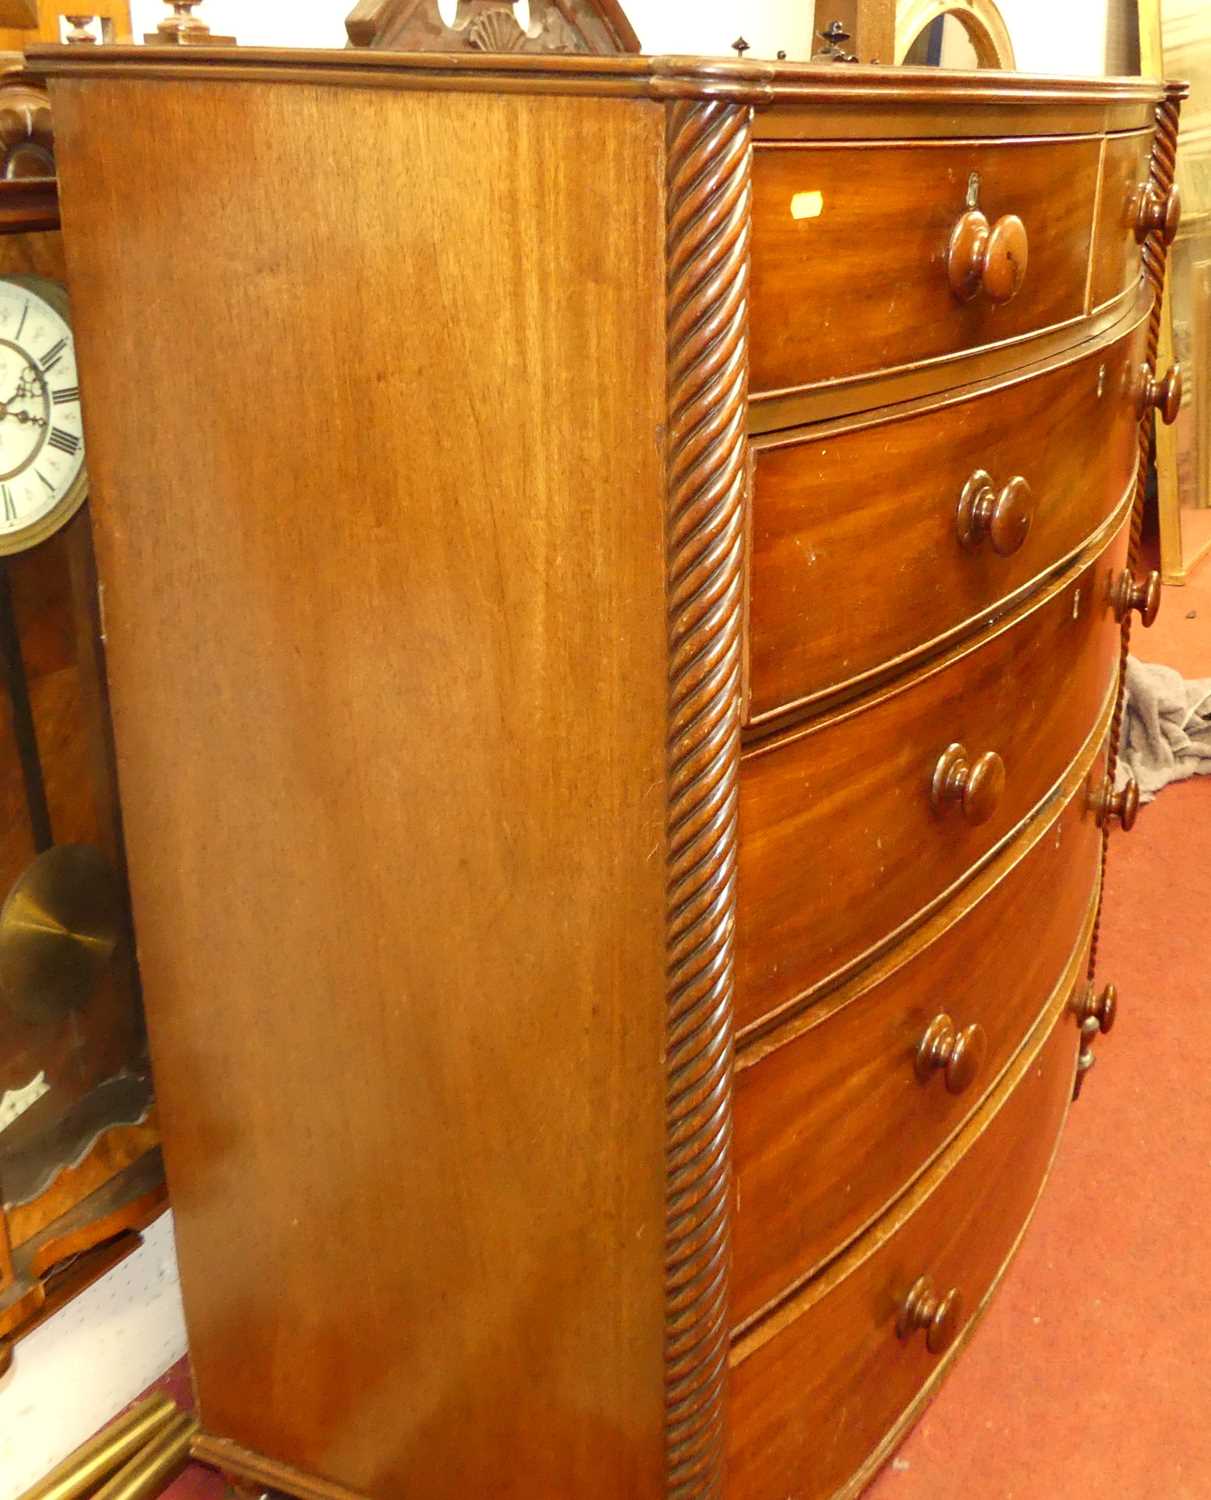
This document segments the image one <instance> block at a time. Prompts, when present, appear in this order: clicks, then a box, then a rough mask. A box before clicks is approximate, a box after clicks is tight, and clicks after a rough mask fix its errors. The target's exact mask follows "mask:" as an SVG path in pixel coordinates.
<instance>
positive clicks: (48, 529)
mask: <svg viewBox="0 0 1211 1500" xmlns="http://www.w3.org/2000/svg"><path fill="white" fill-rule="evenodd" d="M2 260H3V258H2V257H0V264H2ZM0 277H3V279H4V280H5V281H8V282H12V283H14V284H15V285H17V286H23V287H25V288H26V290H27V291H30V292H32V293H33V294H34V296H35V297H41V299H42V300H43V301H44V302H46V303H49V305H50V306H51V307H53V308H54V310H55V311H56V312H57V313H58V314H59V316H60V317H61V318H62V319H63V321H64V322H65V323H66V324H67V325H68V327H70V326H71V302H70V300H69V298H68V295H67V289H66V288H65V287H64V286H63V284H62V283H61V282H58V281H50V280H48V279H47V278H46V277H45V276H28V275H20V274H17V275H5V273H4V271H3V270H0ZM87 496H88V465H87V464H86V463H85V464H81V465H80V472H79V473H78V474H77V475H76V477H75V479H74V480H73V481H72V484H71V488H70V489H69V490H68V491H67V493H66V494H64V495H63V496H62V497H61V498H60V499H59V500H58V501H56V503H55V505H54V508H53V509H51V510H48V511H47V513H46V514H45V515H44V516H42V517H41V518H40V519H39V520H38V521H37V522H35V524H34V525H32V526H28V527H25V528H24V529H23V530H21V531H19V532H15V533H14V534H13V535H12V536H0V557H11V556H12V555H13V554H14V553H18V552H26V551H28V550H29V549H30V548H31V547H36V546H37V545H38V543H39V542H43V541H45V540H46V538H47V537H49V536H53V535H54V534H55V532H56V531H58V530H59V528H60V527H61V526H63V525H65V524H66V523H67V522H68V521H70V520H71V518H72V516H74V515H75V513H76V512H77V511H78V510H79V509H80V507H81V505H83V504H84V501H85V499H86V498H87Z"/></svg>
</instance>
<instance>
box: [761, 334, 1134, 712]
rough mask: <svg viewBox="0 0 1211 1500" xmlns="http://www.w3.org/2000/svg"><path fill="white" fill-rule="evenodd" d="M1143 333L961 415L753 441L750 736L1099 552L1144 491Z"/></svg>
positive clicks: (963, 403)
mask: <svg viewBox="0 0 1211 1500" xmlns="http://www.w3.org/2000/svg"><path fill="white" fill-rule="evenodd" d="M1146 331H1147V330H1146V327H1145V326H1144V324H1143V322H1142V320H1140V319H1137V321H1136V323H1135V325H1134V326H1133V327H1132V328H1131V329H1130V330H1129V331H1127V332H1125V333H1123V334H1122V335H1121V336H1120V337H1119V338H1118V340H1117V341H1116V342H1114V343H1112V344H1110V345H1108V346H1104V347H1102V348H1100V349H1098V350H1096V351H1094V352H1093V353H1091V354H1088V355H1085V356H1084V357H1083V358H1080V359H1077V360H1075V361H1069V362H1066V363H1065V364H1063V365H1062V366H1060V367H1059V368H1055V369H1050V370H1048V371H1047V372H1046V373H1044V374H1040V375H1037V376H1032V377H1030V378H1026V379H1018V380H1016V381H1014V382H1013V383H1010V384H1007V385H1004V386H999V387H998V388H996V389H994V390H991V391H986V392H984V393H982V394H981V393H979V392H976V393H974V394H972V395H970V396H968V397H966V398H964V399H961V400H953V399H952V400H950V401H947V402H946V403H945V404H938V403H931V404H928V405H927V409H925V410H921V411H916V412H910V413H909V414H906V415H903V416H899V417H895V418H892V419H887V418H883V419H880V418H879V417H873V418H868V419H859V420H858V421H853V422H850V423H848V424H838V427H836V428H832V429H831V430H830V429H825V430H824V431H822V432H820V431H816V430H813V431H811V432H809V433H804V434H802V435H800V436H795V437H783V436H780V437H777V438H770V439H764V440H760V441H758V442H757V443H756V444H755V446H754V456H755V470H754V483H753V520H752V545H751V548H750V562H749V625H748V629H749V641H748V652H749V674H748V684H749V692H748V699H749V707H748V712H749V717H750V719H751V720H754V721H760V720H762V719H764V718H768V717H770V716H772V715H776V714H777V713H778V712H779V711H780V710H784V709H786V708H787V707H788V706H790V705H794V704H797V703H801V702H804V701H810V700H812V699H814V698H816V697H819V696H820V695H822V694H824V693H827V692H829V691H830V690H833V689H837V688H840V687H842V686H845V685H847V684H854V683H859V682H861V680H862V679H863V678H864V677H867V676H869V675H871V674H873V673H877V672H878V670H879V669H880V668H882V667H886V666H888V665H891V664H893V663H894V664H895V665H896V666H897V667H903V666H904V665H907V664H908V663H909V662H910V661H911V660H912V659H913V658H914V657H916V656H922V655H924V654H926V653H928V652H930V651H931V650H932V651H937V650H940V649H944V648H945V646H946V645H947V644H948V643H949V642H951V641H953V640H955V639H958V638H959V637H960V636H961V635H962V633H963V631H964V630H965V629H966V630H970V629H974V628H975V627H976V626H977V625H978V624H979V623H980V622H981V621H985V620H986V619H987V616H988V615H989V613H990V612H995V611H997V610H998V609H1001V610H1004V609H1005V608H1006V607H1008V603H1007V602H1008V601H1010V600H1011V599H1012V598H1013V596H1014V595H1015V594H1021V593H1023V592H1025V591H1027V590H1028V589H1029V587H1030V585H1031V583H1032V581H1034V580H1036V579H1038V578H1040V576H1042V575H1045V574H1046V573H1047V571H1048V570H1049V569H1054V568H1055V566H1056V565H1057V564H1058V563H1059V562H1060V561H1061V560H1062V559H1064V558H1066V557H1069V556H1071V555H1072V553H1074V552H1075V551H1076V550H1077V549H1078V548H1079V547H1080V546H1081V545H1082V544H1083V543H1085V542H1087V541H1088V540H1089V538H1090V537H1091V536H1092V535H1093V534H1094V533H1095V532H1096V531H1097V529H1098V527H1099V526H1101V525H1102V524H1104V523H1105V521H1106V520H1107V518H1108V517H1109V516H1110V515H1111V514H1112V513H1113V511H1114V509H1115V507H1116V506H1118V505H1120V504H1121V503H1122V501H1123V498H1124V495H1125V494H1126V492H1127V490H1128V489H1129V487H1130V486H1131V485H1132V484H1133V483H1134V479H1135V470H1136V464H1137V461H1138V446H1137V437H1136V433H1137V422H1138V418H1139V407H1138V403H1139V399H1140V394H1141V391H1140V387H1141V362H1142V360H1143V357H1144V345H1145V336H1146ZM1024 526H1028V528H1029V529H1028V530H1023V528H1024Z"/></svg>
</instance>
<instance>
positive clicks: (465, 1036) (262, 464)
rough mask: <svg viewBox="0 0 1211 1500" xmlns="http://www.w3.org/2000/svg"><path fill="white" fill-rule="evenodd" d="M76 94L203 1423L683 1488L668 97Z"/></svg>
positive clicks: (80, 187)
mask: <svg viewBox="0 0 1211 1500" xmlns="http://www.w3.org/2000/svg"><path fill="white" fill-rule="evenodd" d="M54 105H55V111H56V120H57V126H58V139H59V149H60V167H61V178H62V193H63V202H64V210H65V216H66V219H67V221H68V222H69V224H70V229H69V230H68V241H69V248H70V270H71V274H72V278H73V289H74V294H75V298H76V302H77V306H78V308H79V314H78V334H79V344H80V350H81V362H82V370H83V371H84V373H85V377H86V378H87V381H88V388H89V408H88V410H89V413H90V414H91V417H90V425H89V431H88V439H89V445H90V466H91V470H92V474H93V479H94V488H95V509H96V524H97V531H98V557H99V563H100V570H101V575H102V579H103V581H104V584H105V589H106V621H107V626H108V636H109V649H110V657H109V663H110V677H111V684H112V691H113V708H114V719H115V729H116V735H117V742H118V747H119V766H120V773H121V786H122V795H123V801H124V806H125V810H126V816H127V830H128V848H129V854H130V867H131V883H132V890H133V896H134V904H135V913H136V925H137V928H138V931H139V941H140V952H141V958H142V963H143V973H144V980H145V991H146V996H147V1003H148V1011H149V1021H150V1029H151V1034H152V1046H153V1059H154V1063H155V1066H156V1070H157V1082H158V1088H159V1097H160V1103H161V1110H162V1116H163V1120H164V1128H165V1139H166V1142H167V1147H166V1155H167V1164H168V1170H169V1179H170V1184H171V1189H172V1193H173V1203H174V1208H175V1213H176V1225H177V1240H178V1246H179V1251H180V1258H181V1269H182V1283H183V1288H184V1296H185V1303H186V1315H187V1319H188V1324H189V1332H190V1339H191V1348H192V1360H193V1370H194V1377H195V1381H196V1385H197V1391H198V1397H199V1402H200V1411H201V1415H202V1419H203V1422H204V1425H205V1427H206V1429H207V1430H208V1431H209V1432H210V1433H211V1434H212V1435H215V1436H217V1437H220V1438H229V1439H231V1440H233V1441H234V1442H236V1443H237V1444H239V1445H242V1446H244V1447H247V1448H250V1449H253V1450H256V1451H259V1452H261V1453H264V1454H267V1455H269V1456H270V1457H272V1458H274V1459H276V1460H279V1461H280V1462H282V1463H286V1464H289V1465H292V1466H293V1467H295V1468H300V1469H303V1470H305V1471H307V1472H309V1473H311V1474H313V1475H315V1476H318V1477H319V1478H322V1479H328V1480H331V1481H333V1482H335V1483H337V1484H340V1485H344V1486H346V1487H347V1488H351V1489H355V1490H359V1491H363V1492H366V1493H369V1494H373V1495H374V1496H376V1497H379V1500H392V1497H398V1500H405V1497H407V1500H411V1497H413V1496H415V1495H422V1494H423V1495H425V1496H433V1497H440V1496H459V1497H462V1496H466V1495H482V1494H493V1495H499V1496H519V1497H520V1496H525V1497H527V1500H529V1497H532V1496H533V1495H535V1494H538V1493H545V1494H568V1495H572V1494H588V1493H592V1494H594V1495H601V1496H603V1497H604V1496H620V1497H621V1496H628V1497H629V1496H634V1495H641V1494H655V1493H657V1492H659V1491H660V1490H661V1487H662V1482H663V1472H664V1453H663V1429H664V1400H663V1329H664V1289H663V1227H664V1210H665V1203H664V1179H665V1163H664V1147H665V1140H664V1123H665V1101H664V1069H663V1061H662V1053H663V1047H664V1019H665V1012H664V1004H665V999H664V997H665V987H666V975H665V893H666V887H665V882H666V874H665V860H664V846H665V826H664V820H665V810H666V793H665V775H666V770H665V755H666V732H665V723H666V712H667V706H666V697H667V683H666V650H667V648H666V637H665V632H666V621H665V607H664V535H663V518H662V504H661V500H662V496H663V493H664V438H663V424H664V422H665V418H666V412H665V400H664V384H663V370H664V359H665V328H664V261H663V255H664V215H663V198H662V181H661V177H660V164H661V160H662V150H663V114H662V111H661V110H660V109H659V108H657V107H656V106H645V105H643V104H636V105H634V106H633V107H631V108H628V109H625V110H621V109H618V108H617V107H616V106H612V105H611V104H610V103H608V102H605V101H599V100H592V99H571V98H521V97H488V96H485V95H475V96H471V95H464V96H460V97H453V96H451V97H446V98H441V99H438V98H437V97H435V96H433V95H428V94H420V95H417V94H398V95H393V94H388V93H384V92H376V91H368V92H346V91H343V90H336V89H326V88H323V87H313V88H303V89H277V88H274V87H272V86H266V85H252V84H249V85H248V86H239V87H235V86H230V85H226V84H223V85H217V86H214V87H207V86H205V85H204V84H194V85H190V86H185V87H168V86H164V85H162V84H157V83H138V84H136V83H114V82H108V81H97V82H95V83H76V82H72V83H64V84H62V85H59V86H57V87H56V90H55V100H54ZM568 138H574V139H575V141H576V142H577V151H576V153H575V155H574V156H573V155H571V154H567V153H561V152H559V151H553V150H552V142H554V141H558V140H560V139H568ZM252 146H255V150H254V151H253V150H251V147H252ZM587 162H591V163H592V170H591V171H587V170H584V169H583V167H584V164H585V163H587ZM284 193H285V194H287V195H288V201H287V199H286V198H284V197H283V194H284ZM136 370H137V371H138V372H139V382H138V388H139V390H140V391H144V392H149V393H154V397H153V399H152V404H151V405H150V407H149V406H148V404H147V402H146V401H144V400H143V399H138V400H136V399H134V396H133V393H132V386H131V372H132V371H136ZM603 455H609V459H608V462H603Z"/></svg>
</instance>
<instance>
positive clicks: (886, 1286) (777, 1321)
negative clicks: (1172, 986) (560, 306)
mask: <svg viewBox="0 0 1211 1500" xmlns="http://www.w3.org/2000/svg"><path fill="white" fill-rule="evenodd" d="M1083 956H1084V955H1083V953H1082V954H1079V955H1078V963H1077V964H1076V965H1072V966H1070V972H1071V977H1072V979H1073V980H1074V981H1075V978H1076V975H1077V972H1078V971H1079V968H1080V967H1081V965H1080V960H1081V959H1083ZM1066 1002H1067V994H1066V993H1064V994H1061V995H1060V996H1059V997H1058V1004H1057V1005H1055V1006H1053V1007H1052V1009H1051V1011H1050V1012H1049V1014H1048V1016H1047V1017H1046V1018H1045V1019H1044V1020H1043V1022H1041V1023H1040V1027H1039V1032H1038V1033H1037V1035H1036V1037H1035V1038H1034V1039H1033V1041H1032V1045H1030V1046H1028V1047H1027V1048H1026V1049H1025V1050H1024V1053H1023V1055H1022V1056H1021V1058H1020V1059H1019V1060H1018V1062H1016V1063H1015V1065H1014V1067H1013V1069H1012V1070H1011V1072H1010V1074H1009V1076H1008V1077H1007V1079H1006V1082H1005V1084H1004V1085H1003V1088H1002V1089H1001V1090H1000V1091H998V1093H997V1094H996V1095H995V1096H994V1097H993V1098H992V1099H990V1100H989V1102H988V1103H987V1104H986V1105H985V1106H984V1108H983V1109H982V1110H981V1112H980V1114H979V1115H978V1116H977V1117H976V1118H975V1120H974V1121H973V1122H972V1124H971V1125H970V1126H969V1127H968V1130H967V1131H966V1132H964V1134H963V1135H962V1136H961V1137H960V1138H959V1140H958V1141H956V1142H955V1145H954V1147H953V1148H952V1150H951V1151H950V1152H948V1153H947V1155H946V1156H945V1157H943V1158H942V1159H941V1160H940V1161H939V1162H938V1163H937V1164H936V1166H935V1167H934V1168H933V1169H932V1170H931V1171H930V1173H929V1174H928V1175H927V1176H926V1177H925V1178H923V1179H922V1181H921V1183H920V1184H919V1185H918V1186H917V1188H915V1189H914V1190H913V1192H912V1193H910V1194H909V1195H908V1197H907V1198H906V1199H905V1200H903V1201H902V1202H901V1203H900V1204H899V1205H897V1207H896V1208H895V1209H894V1210H893V1211H892V1213H891V1214H890V1215H889V1216H888V1219H887V1220H886V1221H885V1222H883V1223H881V1224H880V1225H879V1227H878V1229H877V1230H876V1231H875V1232H874V1233H872V1234H871V1235H869V1236H867V1237H866V1238H864V1239H863V1240H862V1241H861V1242H860V1243H859V1244H858V1245H857V1246H855V1248H854V1251H853V1254H852V1255H850V1256H848V1257H845V1258H844V1259H842V1260H841V1261H839V1262H838V1263H837V1265H836V1266H835V1267H834V1268H833V1269H832V1270H830V1271H829V1272H828V1273H826V1275H825V1276H824V1277H822V1278H821V1279H820V1281H819V1282H817V1283H814V1284H813V1285H812V1286H811V1287H809V1288H808V1289H807V1290H806V1291H805V1292H804V1294H803V1296H802V1297H801V1298H800V1299H797V1300H796V1301H795V1302H793V1303H790V1304H788V1305H787V1306H786V1308H785V1309H784V1310H782V1311H781V1312H780V1313H779V1314H778V1315H777V1316H776V1317H775V1318H772V1319H770V1320H768V1321H767V1322H766V1323H764V1324H762V1325H760V1326H759V1327H758V1328H757V1329H756V1330H754V1332H753V1333H752V1334H751V1335H750V1336H749V1337H748V1338H747V1339H746V1340H743V1341H742V1342H741V1343H739V1344H738V1345H737V1346H736V1348H735V1349H734V1351H733V1356H732V1358H733V1370H732V1400H733V1426H732V1443H731V1449H730V1459H731V1462H730V1468H729V1474H730V1479H731V1483H732V1485H733V1487H734V1489H735V1492H736V1493H737V1494H738V1495H744V1496H753V1497H757V1496H761V1497H766V1496H770V1497H773V1496H778V1497H781V1496H784V1495H788V1494H793V1495H794V1496H795V1497H796V1500H825V1497H828V1496H831V1495H833V1494H834V1492H836V1491H838V1490H839V1489H841V1488H842V1487H843V1486H844V1484H845V1481H846V1480H847V1479H848V1478H849V1477H850V1476H851V1475H852V1474H853V1473H854V1472H855V1471H856V1470H858V1469H860V1468H861V1467H862V1464H863V1461H864V1460H865V1459H866V1458H867V1457H868V1456H869V1455H870V1454H871V1452H872V1451H873V1450H875V1449H876V1448H877V1447H878V1446H879V1443H880V1440H881V1439H882V1438H883V1436H884V1434H885V1433H886V1432H887V1431H888V1429H889V1428H891V1427H892V1426H893V1425H894V1424H895V1422H896V1420H897V1418H898V1417H899V1416H900V1415H901V1413H902V1412H903V1411H904V1410H905V1408H907V1407H908V1406H910V1405H911V1403H912V1401H913V1400H914V1398H915V1396H916V1395H917V1393H918V1392H919V1391H920V1389H921V1388H922V1387H923V1386H924V1385H925V1384H926V1382H927V1381H928V1380H929V1379H930V1378H931V1377H932V1376H933V1375H934V1374H935V1373H936V1371H937V1368H938V1356H936V1355H934V1354H931V1353H930V1352H929V1351H928V1350H927V1349H926V1346H925V1339H924V1336H923V1335H922V1334H920V1333H917V1334H915V1335H914V1336H913V1337H912V1338H910V1339H907V1340H904V1341H901V1340H900V1339H899V1338H897V1336H896V1319H897V1315H898V1313H899V1310H900V1307H901V1305H902V1303H903V1300H904V1298H905V1296H906V1295H907V1293H908V1290H909V1288H910V1287H911V1286H912V1285H913V1283H914V1282H915V1281H916V1280H917V1278H918V1277H919V1276H922V1275H928V1276H929V1277H930V1278H931V1280H932V1281H933V1283H934V1285H935V1287H936V1288H937V1289H938V1290H939V1291H940V1292H945V1291H947V1290H949V1289H950V1288H956V1289H958V1290H959V1291H960V1292H961V1294H962V1297H963V1306H964V1318H965V1319H966V1320H969V1319H970V1318H972V1317H973V1316H974V1315H975V1314H976V1313H977V1311H978V1309H979V1308H980V1305H981V1303H982V1302H983V1300H984V1298H985V1297H986V1295H987V1294H988V1293H989V1291H990V1290H991V1289H992V1287H993V1286H994V1285H995V1283H996V1281H997V1279H998V1276H999V1274H1000V1271H1001V1269H1002V1267H1003V1265H1004V1263H1005V1261H1006V1258H1007V1257H1008V1256H1009V1255H1010V1254H1011V1253H1012V1250H1013V1248H1014V1246H1015V1243H1016V1241H1017V1239H1018V1237H1019V1234H1020V1232H1021V1230H1022V1227H1023V1225H1024V1224H1025V1222H1026V1220H1027V1219H1028V1218H1029V1216H1030V1213H1031V1210H1032V1209H1033V1207H1034V1204H1035V1202H1036V1200H1037V1197H1038V1194H1039V1191H1040V1189H1041V1187H1042V1183H1043V1180H1044V1178H1045V1176H1046V1172H1047V1168H1048V1166H1049V1164H1050V1161H1051V1158H1052V1155H1053V1153H1054V1149H1055V1144H1056V1139H1057V1136H1058V1134H1059V1130H1060V1127H1061V1125H1062V1123H1063V1120H1064V1116H1065V1114H1066V1111H1067V1107H1068V1101H1069V1098H1070V1096H1071V1093H1072V1078H1073V1069H1074V1065H1075V1061H1076V1029H1075V1027H1074V1026H1073V1025H1072V1023H1071V1022H1070V1020H1069V1019H1068V1018H1067V1017H1066V1016H1064V1014H1063V1006H1064V1005H1065V1004H1066Z"/></svg>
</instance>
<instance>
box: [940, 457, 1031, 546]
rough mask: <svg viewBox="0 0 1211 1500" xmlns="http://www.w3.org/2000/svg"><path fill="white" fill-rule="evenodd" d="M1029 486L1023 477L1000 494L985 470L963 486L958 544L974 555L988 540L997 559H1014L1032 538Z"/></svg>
mask: <svg viewBox="0 0 1211 1500" xmlns="http://www.w3.org/2000/svg"><path fill="white" fill-rule="evenodd" d="M1031 500H1032V496H1031V493H1030V486H1029V485H1028V484H1027V483H1026V481H1025V480H1024V479H1023V478H1022V476H1021V475H1020V474H1015V475H1014V476H1013V478H1012V479H1011V480H1010V481H1009V482H1008V484H1005V485H1002V487H1001V488H1000V489H999V490H997V489H994V488H993V483H992V479H991V478H990V477H989V475H988V474H986V473H985V471H984V470H983V469H977V470H976V471H975V473H974V474H973V475H972V476H971V478H970V479H969V480H968V481H967V483H966V484H965V485H964V486H963V493H962V494H961V495H960V496H959V508H958V511H957V512H956V514H955V530H956V531H957V532H958V536H959V541H960V542H961V543H962V545H963V546H964V547H966V548H967V550H968V551H969V552H974V551H976V549H977V548H978V547H979V546H980V544H981V542H983V541H984V540H985V538H987V540H988V541H989V543H990V544H991V546H992V550H993V551H994V552H995V553H996V554H997V556H998V557H1011V556H1012V555H1013V553H1015V552H1016V551H1017V550H1018V548H1019V547H1021V545H1022V543H1023V542H1024V541H1025V540H1026V538H1027V536H1028V535H1029V534H1030V523H1031V522H1032V521H1033V519H1034V506H1033V505H1032V503H1031Z"/></svg>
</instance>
